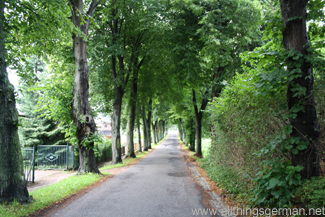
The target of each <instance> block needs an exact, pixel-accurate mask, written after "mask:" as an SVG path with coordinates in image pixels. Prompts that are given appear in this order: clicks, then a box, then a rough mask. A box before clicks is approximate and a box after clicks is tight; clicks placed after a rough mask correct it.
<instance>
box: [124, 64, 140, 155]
mask: <svg viewBox="0 0 325 217" xmlns="http://www.w3.org/2000/svg"><path fill="white" fill-rule="evenodd" d="M137 92H138V71H137V69H135V70H134V71H133V79H132V89H131V96H130V101H129V117H128V123H127V147H128V149H127V153H126V157H133V158H135V157H136V156H135V153H134V142H133V133H134V122H135V109H136V103H137Z"/></svg>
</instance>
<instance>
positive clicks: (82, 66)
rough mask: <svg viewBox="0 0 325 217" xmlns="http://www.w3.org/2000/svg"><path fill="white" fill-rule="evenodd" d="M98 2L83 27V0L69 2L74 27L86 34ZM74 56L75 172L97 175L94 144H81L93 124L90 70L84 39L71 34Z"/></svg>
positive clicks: (91, 131)
mask: <svg viewBox="0 0 325 217" xmlns="http://www.w3.org/2000/svg"><path fill="white" fill-rule="evenodd" d="M100 2H101V0H99V1H96V0H93V1H92V2H91V4H90V7H89V10H88V11H87V13H86V14H87V18H86V22H84V23H83V24H82V17H81V16H80V14H83V13H84V12H83V1H82V0H70V5H71V14H72V22H73V24H74V25H75V26H76V27H78V28H80V30H81V31H82V32H83V33H84V34H85V36H87V35H88V29H89V25H90V17H92V15H93V14H94V12H95V9H96V7H97V5H98V4H99V3H100ZM72 38H73V53H74V61H75V79H74V86H73V101H72V115H73V120H74V124H75V125H76V127H77V139H78V147H79V162H80V167H79V169H78V172H81V173H83V172H96V173H99V170H98V167H97V164H96V159H95V154H94V150H93V148H94V143H93V142H91V143H88V144H84V140H85V139H86V138H87V137H89V136H91V134H94V133H95V130H96V124H95V121H94V119H93V116H92V112H91V108H90V105H89V99H88V96H89V82H88V81H89V70H88V64H87V53H86V40H85V39H84V38H83V36H80V35H76V34H74V35H73V37H72Z"/></svg>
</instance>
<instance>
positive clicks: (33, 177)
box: [32, 145, 35, 183]
mask: <svg viewBox="0 0 325 217" xmlns="http://www.w3.org/2000/svg"><path fill="white" fill-rule="evenodd" d="M32 164H33V166H32V168H33V173H32V182H33V183H34V181H35V145H34V146H33V160H32Z"/></svg>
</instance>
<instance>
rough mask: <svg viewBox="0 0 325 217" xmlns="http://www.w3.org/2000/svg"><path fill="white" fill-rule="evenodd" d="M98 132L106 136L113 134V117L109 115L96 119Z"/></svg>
mask: <svg viewBox="0 0 325 217" xmlns="http://www.w3.org/2000/svg"><path fill="white" fill-rule="evenodd" d="M95 122H96V127H97V132H98V134H102V135H104V136H108V137H111V136H112V124H111V119H110V118H107V117H99V118H96V119H95Z"/></svg>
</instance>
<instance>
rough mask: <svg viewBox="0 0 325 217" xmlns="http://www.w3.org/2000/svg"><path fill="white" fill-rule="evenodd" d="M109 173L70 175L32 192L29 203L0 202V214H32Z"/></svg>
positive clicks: (7, 216) (7, 215)
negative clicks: (31, 199)
mask: <svg viewBox="0 0 325 217" xmlns="http://www.w3.org/2000/svg"><path fill="white" fill-rule="evenodd" d="M107 175H109V174H108V173H103V174H99V175H98V174H93V173H87V174H83V175H77V176H70V177H69V178H66V179H64V180H62V181H60V182H57V183H55V184H53V185H49V186H46V187H44V188H41V189H38V190H35V191H32V192H30V196H31V197H32V198H33V201H32V202H30V203H28V204H23V205H21V204H20V203H18V202H17V201H14V202H11V203H8V204H0V216H6V217H9V216H29V215H30V214H32V213H34V212H36V211H38V210H41V209H44V208H46V207H47V206H50V205H51V204H53V203H56V202H59V201H60V200H62V199H64V198H66V197H68V196H70V195H72V194H75V193H77V192H78V191H80V190H82V189H84V188H87V187H88V186H90V185H92V184H94V183H95V182H97V181H99V180H100V179H102V178H103V177H104V176H107Z"/></svg>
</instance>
